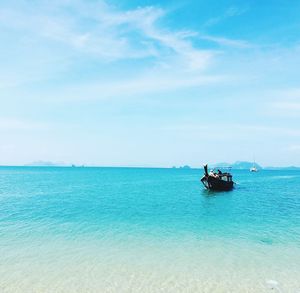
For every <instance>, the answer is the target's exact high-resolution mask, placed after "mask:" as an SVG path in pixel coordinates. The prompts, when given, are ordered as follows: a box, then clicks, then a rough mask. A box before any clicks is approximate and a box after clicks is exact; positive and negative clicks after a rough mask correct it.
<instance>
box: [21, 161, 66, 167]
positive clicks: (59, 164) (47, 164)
mask: <svg viewBox="0 0 300 293" xmlns="http://www.w3.org/2000/svg"><path fill="white" fill-rule="evenodd" d="M24 166H26V167H63V166H66V165H65V163H63V162H57V163H54V162H51V161H36V162H32V163H28V164H25V165H24Z"/></svg>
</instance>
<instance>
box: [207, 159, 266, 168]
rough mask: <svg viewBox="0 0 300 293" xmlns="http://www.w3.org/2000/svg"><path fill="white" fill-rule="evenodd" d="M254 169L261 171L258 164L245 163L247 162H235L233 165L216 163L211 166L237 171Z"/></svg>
mask: <svg viewBox="0 0 300 293" xmlns="http://www.w3.org/2000/svg"><path fill="white" fill-rule="evenodd" d="M253 166H254V167H256V168H257V169H258V170H261V169H263V168H262V167H261V166H260V165H259V164H257V163H253V162H247V161H236V162H235V163H232V164H229V163H217V164H213V165H211V167H213V168H217V167H219V168H225V167H231V168H232V169H237V170H245V169H247V170H248V169H250V168H251V167H253Z"/></svg>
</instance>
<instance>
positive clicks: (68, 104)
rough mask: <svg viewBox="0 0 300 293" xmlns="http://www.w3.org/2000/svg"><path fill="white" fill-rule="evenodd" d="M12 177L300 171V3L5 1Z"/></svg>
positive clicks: (0, 80) (6, 121) (4, 147)
mask: <svg viewBox="0 0 300 293" xmlns="http://www.w3.org/2000/svg"><path fill="white" fill-rule="evenodd" d="M0 65H1V66H0V165H23V164H27V163H29V162H34V161H40V160H43V161H52V162H64V163H65V164H71V163H73V164H85V165H91V166H146V167H155V166H157V167H171V166H179V165H186V164H188V165H191V166H193V167H199V166H201V165H202V164H203V163H205V162H208V163H217V162H229V163H231V162H235V161H237V160H240V161H241V160H245V161H252V160H253V158H254V157H255V160H256V162H258V163H259V164H261V165H263V166H288V165H296V166H300V74H299V68H300V2H299V1H294V0H290V1H286V0H272V1H271V0H267V1H258V0H257V1H255V0H251V1H247V0H246V1H245V0H243V1H238V0H236V1H231V0H226V1H223V0H218V1H212V0H186V1H178V0H169V1H167V0H161V1H158V0H156V1H154V0H145V1H139V0H111V1H108V0H107V1H104V0H72V1H71V0H52V1H50V0H1V1H0Z"/></svg>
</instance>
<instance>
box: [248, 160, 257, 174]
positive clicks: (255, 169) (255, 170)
mask: <svg viewBox="0 0 300 293" xmlns="http://www.w3.org/2000/svg"><path fill="white" fill-rule="evenodd" d="M255 165H256V164H255V159H254V160H253V164H252V167H251V168H250V172H258V169H257V168H256V166H255Z"/></svg>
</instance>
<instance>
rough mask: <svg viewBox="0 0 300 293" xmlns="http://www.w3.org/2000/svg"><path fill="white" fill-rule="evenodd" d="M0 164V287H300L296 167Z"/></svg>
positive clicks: (90, 290) (22, 291) (298, 290)
mask: <svg viewBox="0 0 300 293" xmlns="http://www.w3.org/2000/svg"><path fill="white" fill-rule="evenodd" d="M202 174H203V170H201V169H175V168H173V169H171V168H170V169H167V168H166V169H160V168H96V167H94V168H92V167H84V168H83V167H81V168H79V167H76V168H71V167H0V292H1V293H98V292H201V293H202V292H203V293H204V292H213V293H214V292H216V293H219V292H220V293H223V292H224V293H225V292H226V293H244V292H257V293H262V292H282V293H283V292H284V293H287V292H290V293H300V171H296V170H294V171H282V170H272V171H268V170H261V171H260V172H257V173H251V172H249V171H248V170H232V174H233V179H234V181H235V182H236V185H235V188H234V190H232V191H230V192H209V191H207V190H205V189H204V187H203V186H202V184H201V182H200V178H201V176H202Z"/></svg>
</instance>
